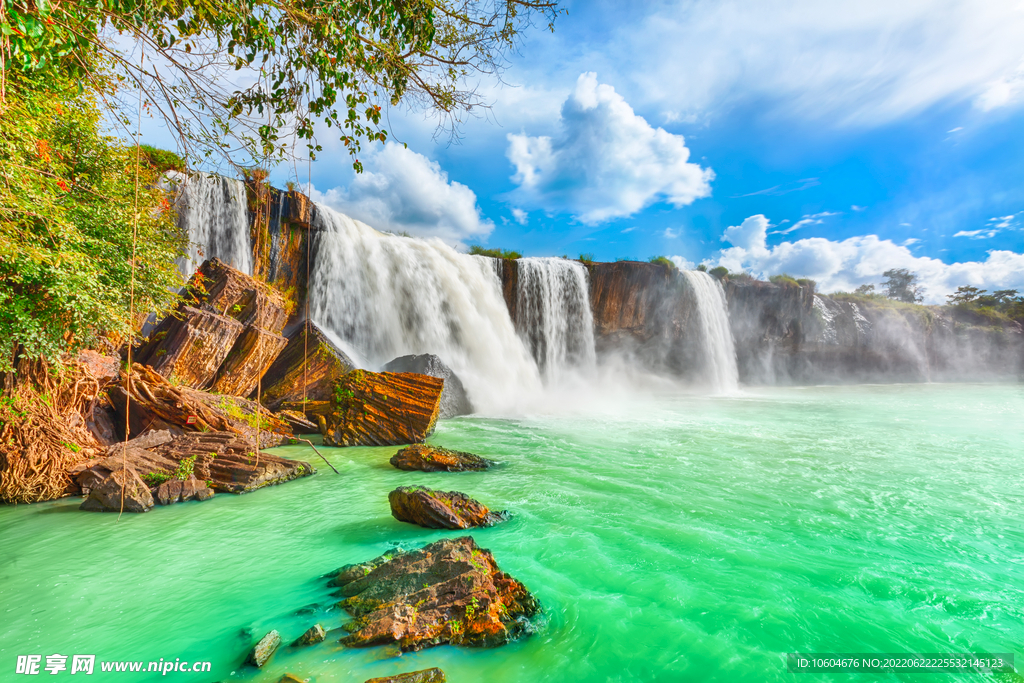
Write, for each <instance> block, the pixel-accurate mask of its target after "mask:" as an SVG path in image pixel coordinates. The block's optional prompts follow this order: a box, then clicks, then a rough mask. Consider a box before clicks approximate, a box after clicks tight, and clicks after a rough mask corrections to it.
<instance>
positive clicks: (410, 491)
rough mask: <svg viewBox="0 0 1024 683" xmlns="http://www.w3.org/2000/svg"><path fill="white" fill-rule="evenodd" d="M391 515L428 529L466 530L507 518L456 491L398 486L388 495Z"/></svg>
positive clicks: (505, 513) (501, 513)
mask: <svg viewBox="0 0 1024 683" xmlns="http://www.w3.org/2000/svg"><path fill="white" fill-rule="evenodd" d="M388 502H389V503H390V504H391V515H392V516H393V517H394V518H395V519H397V520H398V521H399V522H409V523H410V524H418V525H420V526H422V527H426V528H428V529H470V528H473V527H486V526H492V525H494V524H497V523H498V522H501V521H503V520H505V519H507V518H508V513H507V512H491V511H490V509H488V507H487V506H486V505H484V504H483V503H481V502H480V501H478V500H474V499H473V498H470V497H469V496H467V495H466V494H464V493H459V492H458V491H435V490H433V489H428V488H426V487H423V486H399V487H398V488H397V489H395V490H394V491H392V492H391V493H389V494H388Z"/></svg>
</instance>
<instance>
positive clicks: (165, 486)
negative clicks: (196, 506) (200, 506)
mask: <svg viewBox="0 0 1024 683" xmlns="http://www.w3.org/2000/svg"><path fill="white" fill-rule="evenodd" d="M153 497H154V498H155V499H156V502H157V504H158V505H173V504H174V503H183V502H185V501H186V500H209V499H210V498H213V489H211V488H210V486H209V485H208V484H207V483H206V482H205V481H199V480H198V479H196V477H195V475H194V474H190V475H189V476H188V478H187V479H168V480H167V481H165V482H164V483H162V484H160V485H159V486H157V487H156V488H155V489H153Z"/></svg>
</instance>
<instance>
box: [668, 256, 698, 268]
mask: <svg viewBox="0 0 1024 683" xmlns="http://www.w3.org/2000/svg"><path fill="white" fill-rule="evenodd" d="M668 260H669V261H671V262H672V263H674V264H675V266H676V268H678V269H679V270H693V269H694V268H696V267H697V264H696V263H694V262H693V261H689V260H687V259H685V258H683V257H682V256H669V257H668Z"/></svg>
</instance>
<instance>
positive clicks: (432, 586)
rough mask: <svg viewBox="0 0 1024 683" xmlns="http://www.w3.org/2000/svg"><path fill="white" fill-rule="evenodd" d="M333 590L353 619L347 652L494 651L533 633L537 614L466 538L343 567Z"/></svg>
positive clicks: (531, 601)
mask: <svg viewBox="0 0 1024 683" xmlns="http://www.w3.org/2000/svg"><path fill="white" fill-rule="evenodd" d="M332 584H333V585H336V586H341V594H342V595H343V596H345V600H343V601H342V602H341V603H339V605H340V606H341V607H343V608H344V609H345V610H346V611H348V613H349V614H351V615H352V616H353V617H355V619H354V620H353V621H352V622H350V623H349V624H346V625H345V629H346V630H347V631H349V632H350V634H351V635H348V636H346V637H345V638H342V640H341V642H342V643H344V644H345V645H348V646H349V647H367V646H371V645H389V644H396V645H398V647H399V648H400V649H401V650H402V651H413V650H422V649H424V648H428V647H433V646H435V645H445V644H452V645H467V646H474V647H495V646H498V645H504V644H505V643H508V642H510V641H512V640H514V639H516V638H518V637H520V636H523V635H526V634H528V633H531V632H532V631H533V626H532V624H531V622H530V619H531V618H532V617H534V616H536V615H537V614H538V613H539V612H540V605H539V604H538V602H537V599H536V598H535V597H534V596H533V595H532V594H531V593H530V591H528V590H527V589H526V586H524V585H523V584H522V583H520V582H519V581H517V580H516V579H514V578H512V577H511V576H509V575H508V574H506V573H505V572H503V571H501V570H500V569H499V568H498V565H497V563H496V562H495V561H494V557H493V556H492V555H491V552H490V551H489V550H484V549H482V548H480V547H478V546H477V544H476V543H475V542H474V541H473V539H472V538H471V537H469V536H464V537H462V538H455V539H445V540H442V541H437V542H436V543H431V544H430V545H428V546H426V547H424V548H422V549H420V550H416V551H412V552H404V553H403V552H398V553H395V552H392V553H389V554H388V555H385V556H382V557H380V558H377V559H376V560H373V561H372V562H369V563H365V564H362V565H349V566H346V567H342V568H341V569H339V570H338V572H337V573H336V575H335V576H334V577H333V578H332Z"/></svg>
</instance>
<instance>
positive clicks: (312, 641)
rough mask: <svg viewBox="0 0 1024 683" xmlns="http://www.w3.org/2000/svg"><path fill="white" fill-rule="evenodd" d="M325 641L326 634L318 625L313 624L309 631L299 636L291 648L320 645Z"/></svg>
mask: <svg viewBox="0 0 1024 683" xmlns="http://www.w3.org/2000/svg"><path fill="white" fill-rule="evenodd" d="M326 639H327V632H326V631H324V627H323V626H321V625H320V624H313V625H312V626H311V627H310V628H309V630H307V631H306V632H305V633H303V634H302V635H301V636H299V637H298V638H297V639H296V640H295V642H294V643H292V647H301V646H303V645H316V644H317V643H322V642H324V640H326Z"/></svg>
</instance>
